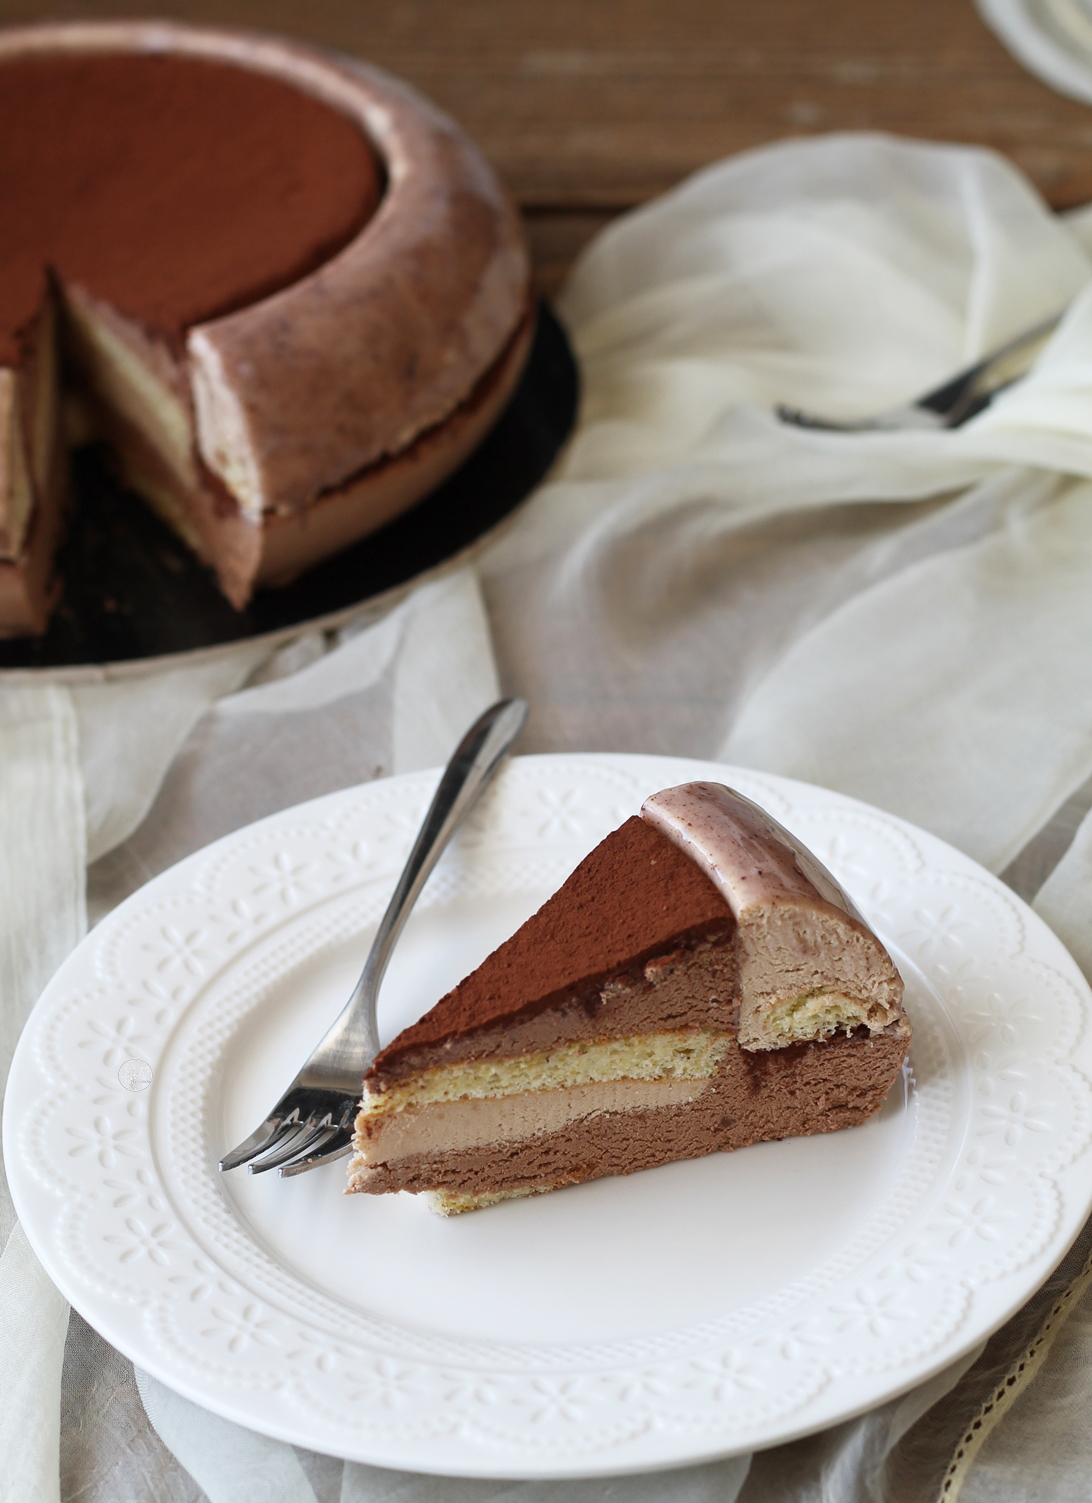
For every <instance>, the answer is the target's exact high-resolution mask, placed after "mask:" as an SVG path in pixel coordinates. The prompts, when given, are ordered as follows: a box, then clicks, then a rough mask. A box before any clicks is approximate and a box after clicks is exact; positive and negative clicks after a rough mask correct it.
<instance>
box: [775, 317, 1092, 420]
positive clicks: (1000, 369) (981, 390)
mask: <svg viewBox="0 0 1092 1503" xmlns="http://www.w3.org/2000/svg"><path fill="white" fill-rule="evenodd" d="M1063 311H1064V310H1063ZM1061 319H1062V314H1061V313H1056V314H1055V315H1054V317H1053V318H1047V319H1044V320H1043V322H1042V323H1041V324H1036V325H1035V327H1034V328H1033V329H1027V330H1025V332H1024V333H1023V334H1018V335H1017V336H1016V338H1015V339H1010V340H1009V342H1008V344H1004V345H1002V346H1001V348H1000V349H998V350H993V351H992V352H991V353H990V354H989V355H986V356H984V357H983V358H982V359H981V360H976V361H975V363H974V365H969V366H967V368H966V369H965V370H962V371H960V372H959V373H958V375H955V376H951V377H949V379H948V380H947V381H945V382H944V383H943V385H941V386H937V387H935V388H934V390H932V391H927V392H926V393H925V394H924V396H920V397H917V398H916V399H915V400H914V401H913V402H908V403H906V405H905V406H903V407H892V408H891V409H890V410H889V411H887V412H881V413H877V414H876V416H874V417H867V418H858V419H857V420H856V421H855V422H846V423H840V422H836V421H835V420H834V419H832V418H823V417H816V416H815V414H814V413H811V412H802V411H801V410H800V408H799V407H785V406H782V405H781V404H780V403H779V404H778V406H777V407H776V408H775V409H774V410H775V411H776V413H777V415H778V417H779V418H780V419H781V421H782V422H783V423H792V424H793V425H794V426H795V427H797V428H818V429H822V430H825V431H827V432H831V433H869V432H872V433H876V432H880V433H882V432H885V431H886V432H894V431H897V430H898V429H907V428H958V427H960V426H961V424H963V423H965V422H967V420H968V419H969V418H973V417H974V416H975V414H976V413H979V412H981V411H982V409H983V408H984V407H988V406H989V405H990V403H991V402H992V401H993V399H994V397H995V396H996V395H997V393H998V392H999V391H1004V390H1005V388H1006V387H1007V386H1011V385H1012V384H1013V382H1014V381H1019V380H1020V378H1021V376H1026V375H1027V373H1028V371H1029V370H1030V369H1031V367H1032V364H1033V363H1034V360H1035V357H1036V355H1038V353H1039V351H1040V349H1041V348H1042V347H1043V345H1044V344H1045V343H1046V341H1047V340H1048V339H1049V337H1050V336H1051V334H1053V332H1054V330H1055V329H1056V328H1057V327H1058V325H1059V323H1060V322H1061Z"/></svg>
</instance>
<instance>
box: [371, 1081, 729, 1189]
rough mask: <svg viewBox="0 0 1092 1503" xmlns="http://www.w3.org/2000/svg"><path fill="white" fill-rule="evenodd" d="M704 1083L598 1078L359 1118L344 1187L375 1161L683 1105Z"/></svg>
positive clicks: (518, 1137)
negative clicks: (589, 1082)
mask: <svg viewBox="0 0 1092 1503" xmlns="http://www.w3.org/2000/svg"><path fill="white" fill-rule="evenodd" d="M706 1085H707V1081H706V1080H705V1079H699V1080H609V1081H597V1082H596V1083H595V1084H593V1085H579V1086H572V1087H569V1088H567V1089H560V1088H559V1089H556V1090H545V1091H522V1092H519V1093H518V1094H515V1095H508V1096H487V1097H478V1098H472V1099H469V1100H466V1101H445V1102H440V1103H438V1104H436V1105H434V1106H422V1107H408V1108H407V1109H406V1110H405V1111H401V1112H394V1113H393V1114H392V1115H390V1116H384V1117H378V1118H375V1119H371V1120H369V1121H367V1122H366V1123H365V1126H364V1128H363V1130H361V1128H360V1126H359V1122H360V1119H359V1118H358V1127H357V1134H356V1137H355V1138H354V1140H353V1141H354V1143H355V1144H356V1148H357V1154H356V1158H355V1159H354V1161H353V1163H352V1164H351V1165H350V1169H349V1188H350V1190H363V1189H366V1188H367V1175H368V1169H369V1168H370V1167H373V1166H374V1165H376V1164H390V1163H393V1162H395V1161H396V1160H398V1159H402V1158H408V1157H409V1156H410V1155H412V1154H435V1153H458V1152H460V1151H461V1150H462V1149H465V1148H484V1147H486V1146H487V1145H489V1146H498V1147H500V1146H504V1145H506V1144H510V1143H518V1142H519V1141H521V1140H522V1139H523V1138H531V1137H535V1136H537V1135H538V1134H540V1133H549V1132H561V1131H563V1130H564V1129H565V1128H566V1127H570V1126H571V1125H572V1124H573V1123H574V1122H578V1121H580V1120H581V1118H584V1117H595V1116H599V1115H601V1114H603V1113H606V1112H635V1111H647V1110H649V1109H653V1108H657V1107H669V1106H685V1105H687V1104H688V1103H689V1102H691V1101H696V1100H697V1098H698V1097H699V1096H700V1095H701V1093H702V1091H704V1090H705V1089H706ZM362 1115H363V1114H362Z"/></svg>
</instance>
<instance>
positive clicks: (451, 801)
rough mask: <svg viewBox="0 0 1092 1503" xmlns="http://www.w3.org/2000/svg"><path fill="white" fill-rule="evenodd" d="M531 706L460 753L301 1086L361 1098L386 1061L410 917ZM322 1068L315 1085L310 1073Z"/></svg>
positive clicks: (504, 709)
mask: <svg viewBox="0 0 1092 1503" xmlns="http://www.w3.org/2000/svg"><path fill="white" fill-rule="evenodd" d="M526 719H527V705H526V703H525V702H524V701H523V700H522V699H502V700H501V701H500V702H499V703H498V704H495V705H493V706H491V707H490V708H489V709H488V710H486V711H485V713H484V715H481V716H480V717H479V718H478V719H477V720H476V721H475V722H474V724H473V725H472V726H471V727H470V729H469V730H468V731H467V733H466V735H465V736H464V737H463V739H462V740H461V741H460V742H459V745H458V746H457V747H456V748H455V752H454V755H453V756H452V758H451V761H450V762H449V763H448V764H447V767H446V768H445V769H444V773H443V776H442V777H441V779H440V783H439V786H438V787H437V789H436V792H435V794H434V795H433V799H432V803H431V804H430V805H429V810H428V813H427V814H426V815H425V819H424V823H423V824H422V826H421V830H420V833H419V834H418V836H417V839H416V840H415V841H414V843H413V849H412V850H411V851H410V853H409V857H408V859H407V861H406V865H405V867H404V868H403V871H402V875H401V876H400V877H399V879H398V885H397V886H396V887H395V889H394V895H393V896H392V898H391V900H390V903H389V904H388V906H387V911H386V913H384V915H383V917H382V919H381V920H380V922H379V928H378V930H377V931H376V936H375V939H374V940H373V941H372V948H371V950H370V952H369V954H368V958H367V960H366V961H365V963H364V969H363V971H362V972H361V974H360V980H359V981H358V982H357V984H356V986H355V987H354V989H353V994H352V996H351V997H350V998H349V1000H348V1002H347V1003H346V1004H345V1007H344V1008H343V1009H342V1011H341V1013H340V1014H339V1016H338V1017H337V1019H336V1020H335V1022H334V1023H333V1025H332V1026H331V1027H330V1029H329V1030H328V1032H327V1033H326V1035H325V1036H324V1038H323V1040H322V1042H321V1043H320V1044H319V1046H318V1048H317V1049H316V1050H315V1052H314V1054H313V1055H312V1056H311V1058H310V1059H309V1060H308V1062H307V1065H305V1066H304V1068H303V1070H302V1071H301V1072H300V1075H299V1077H298V1079H297V1083H298V1084H299V1085H303V1086H308V1085H312V1084H314V1085H321V1086H322V1087H325V1088H327V1089H330V1088H334V1089H338V1090H342V1089H343V1090H344V1091H345V1092H346V1094H348V1095H359V1092H360V1084H361V1077H362V1076H363V1074H364V1071H365V1070H366V1069H367V1068H368V1066H369V1065H370V1064H371V1062H372V1060H373V1059H374V1058H375V1056H376V1055H377V1054H378V1053H379V1033H378V1029H377V1026H376V1003H377V1000H378V997H379V985H380V982H381V981H382V980H383V974H384V972H385V971H386V969H387V962H388V961H389V959H390V956H391V951H392V950H393V949H394V946H395V942H396V941H397V939H398V936H399V934H400V933H401V932H402V926H403V924H404V923H405V921H406V919H407V918H408V916H409V912H410V909H411V908H412V907H413V905H414V903H415V902H416V901H417V898H418V895H419V894H420V892H421V889H422V887H424V885H425V883H426V882H427V881H428V878H429V874H430V873H431V871H432V869H433V867H434V866H435V865H436V863H437V861H438V860H439V859H440V856H441V854H442V853H443V851H444V848H445V847H446V846H447V844H448V842H449V841H450V839H451V837H452V836H453V835H454V834H455V831H456V830H457V829H458V828H459V826H460V825H461V824H462V822H463V820H464V819H465V818H466V816H467V815H468V814H469V813H470V811H471V809H472V808H473V807H474V804H475V803H476V801H477V799H478V796H479V794H481V792H482V791H483V789H484V788H485V786H486V784H487V783H488V782H489V780H490V778H491V777H492V776H493V773H494V772H495V771H496V769H497V766H498V765H499V763H500V761H501V759H502V758H503V757H504V755H505V754H506V752H507V751H508V750H509V748H510V747H511V745H512V743H513V741H514V740H515V739H516V737H517V736H518V735H519V733H520V731H521V730H522V729H523V724H524V721H525V720H526ZM312 1067H314V1068H316V1075H315V1078H314V1080H311V1079H310V1078H309V1070H310V1068H312Z"/></svg>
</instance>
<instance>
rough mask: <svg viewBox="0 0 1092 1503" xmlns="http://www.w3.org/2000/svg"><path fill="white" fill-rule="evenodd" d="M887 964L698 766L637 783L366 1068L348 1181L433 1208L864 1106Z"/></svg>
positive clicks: (847, 911) (746, 808) (894, 978)
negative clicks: (591, 843)
mask: <svg viewBox="0 0 1092 1503" xmlns="http://www.w3.org/2000/svg"><path fill="white" fill-rule="evenodd" d="M902 992H903V986H902V980H901V978H900V976H899V974H898V972H897V971H896V969H895V967H894V965H893V963H892V961H891V958H890V956H889V955H888V953H887V951H886V950H885V949H884V947H883V945H882V944H881V943H880V941H879V940H878V939H877V938H876V936H875V934H873V932H872V931H871V930H870V929H869V927H868V925H867V924H866V923H865V921H864V920H863V919H862V917H861V915H860V914H859V913H858V912H857V909H856V908H855V907H854V905H853V903H852V901H851V900H850V899H849V898H848V897H847V896H846V894H845V893H844V892H843V891H842V889H841V888H840V887H839V885H838V883H837V882H836V881H835V880H834V878H833V877H832V876H831V875H830V873H829V872H828V871H827V870H826V869H825V868H824V867H823V866H822V865H821V864H820V863H819V862H818V861H817V860H816V858H815V857H814V856H812V855H811V854H810V852H808V851H807V850H806V849H805V847H803V846H802V845H801V844H800V843H799V842H798V841H797V840H796V839H795V838H794V837H793V836H792V835H791V834H789V832H788V831H787V830H785V829H783V828H782V827H781V826H780V825H779V824H777V822H776V821H775V820H773V819H771V817H770V816H769V815H768V814H766V813H765V812H764V811H763V810H762V809H760V808H759V807H758V806H757V805H755V804H753V803H752V802H750V800H748V799H746V798H744V797H743V796H742V795H741V794H738V793H735V792H733V791H732V790H731V789H729V788H725V787H723V786H721V785H720V784H715V783H688V784H684V785H683V786H682V787H679V788H670V789H667V790H665V791H664V792H662V793H658V794H655V795H654V796H653V797H652V798H650V799H648V800H646V802H645V804H644V806H643V808H642V809H641V815H640V817H639V818H637V817H634V818H632V819H629V820H627V821H626V823H625V824H623V825H622V826H621V828H620V829H618V830H615V831H614V833H613V834H611V835H609V836H608V837H607V838H606V840H604V841H603V842H602V844H601V845H599V846H598V847H597V848H596V849H595V850H594V851H593V852H592V853H591V855H590V856H588V857H587V858H586V860H584V861H582V862H581V864H580V865H579V866H578V867H577V869H576V870H575V871H574V872H573V874H572V876H571V877H570V878H569V879H568V881H567V882H565V884H564V886H563V887H561V888H560V890H559V891H558V892H557V893H555V895H554V896H553V897H552V898H550V899H549V901H548V902H547V903H546V904H544V906H543V907H542V908H540V909H539V911H538V912H537V913H536V914H535V915H534V917H533V918H531V919H529V920H528V922H527V923H526V924H524V925H523V927H522V928H521V929H519V930H518V931H517V933H516V934H514V935H513V936H512V938H511V939H509V940H507V941H506V942H505V943H504V944H502V945H501V946H500V947H499V949H497V950H495V951H494V952H493V954H492V955H490V956H489V957H488V959H486V960H485V961H484V963H483V964H482V965H481V966H479V967H478V969H477V970H476V971H474V972H473V973H472V974H471V975H469V976H468V977H467V978H466V979H465V980H464V981H462V982H460V984H459V985H458V986H457V987H456V988H455V989H454V991H452V992H449V993H448V995H447V996H446V997H444V998H443V999H442V1000H441V1001H440V1002H438V1003H437V1004H436V1006H435V1007H433V1008H432V1010H431V1011H430V1012H428V1013H426V1014H425V1016H424V1017H423V1018H422V1019H421V1020H420V1022H418V1023H415V1024H413V1026H412V1027H410V1028H407V1029H405V1030H404V1032H402V1033H400V1034H399V1035H398V1037H397V1038H396V1039H394V1040H393V1042H392V1043H390V1044H389V1045H388V1046H387V1047H386V1048H385V1049H384V1050H383V1051H382V1052H381V1053H380V1054H379V1055H378V1056H377V1058H376V1060H375V1062H374V1064H373V1065H372V1067H371V1069H370V1070H369V1071H368V1073H367V1075H366V1076H365V1079H364V1098H363V1102H362V1105H361V1108H360V1112H359V1115H358V1117H357V1120H356V1132H355V1137H354V1149H355V1152H354V1155H353V1158H352V1159H351V1161H350V1165H349V1188H350V1190H361V1191H366V1192H368V1193H371V1194H383V1193H385V1192H388V1191H394V1190H408V1191H411V1192H413V1193H418V1192H426V1193H427V1194H428V1195H429V1197H430V1202H431V1204H432V1206H433V1208H434V1209H436V1210H439V1211H441V1212H443V1213H444V1214H452V1213H454V1212H458V1211H466V1210H473V1209H475V1208H477V1207H480V1206H484V1205H489V1204H491V1203H493V1202H494V1201H497V1200H502V1199H507V1198H509V1197H512V1196H521V1195H532V1194H537V1193H539V1192H541V1191H545V1190H553V1189H557V1188H559V1187H560V1186H562V1185H570V1184H576V1183H578V1182H580V1181H583V1180H590V1179H597V1178H600V1177H601V1176H603V1175H611V1174H631V1173H633V1172H634V1171H635V1170H638V1169H649V1168H652V1167H654V1166H655V1165H659V1164H666V1163H669V1162H671V1161H672V1160H676V1159H688V1158H698V1157H701V1156H702V1155H704V1154H708V1153H716V1152H720V1151H723V1150H726V1149H734V1148H743V1147H745V1146H746V1145H748V1144H751V1143H758V1142H763V1141H765V1140H768V1139H774V1138H787V1137H793V1136H798V1135H802V1134H810V1133H820V1132H833V1131H836V1130H837V1129H839V1128H843V1127H850V1126H853V1125H854V1124H856V1123H860V1122H863V1121H864V1120H865V1119H866V1118H867V1117H869V1116H871V1115H872V1114H873V1113H874V1112H875V1111H877V1110H878V1108H879V1107H880V1106H881V1105H882V1103H883V1101H884V1098H885V1097H886V1095H887V1093H888V1090H889V1089H890V1087H891V1085H892V1083H893V1082H894V1080H895V1078H896V1076H897V1075H898V1073H899V1071H900V1069H901V1067H902V1063H903V1060H904V1059H905V1057H906V1052H907V1049H908V1047H909V1043H910V1024H909V1021H908V1019H907V1017H906V1013H905V1012H904V1010H903V1006H902Z"/></svg>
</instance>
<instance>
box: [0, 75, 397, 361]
mask: <svg viewBox="0 0 1092 1503" xmlns="http://www.w3.org/2000/svg"><path fill="white" fill-rule="evenodd" d="M381 193H382V171H381V168H380V165H379V164H378V162H377V160H376V156H375V153H374V151H373V150H372V147H371V144H370V143H369V141H368V140H367V138H366V137H365V136H364V134H363V133H362V131H361V130H360V129H358V127H357V126H356V125H355V124H354V123H353V122H352V121H351V120H350V119H349V118H348V117H347V116H344V115H342V114H340V113H339V112H338V111H337V110H334V109H332V108H330V107H328V106H327V105H325V104H323V103H321V102H320V101H319V100H317V99H314V98H312V97H311V96H309V95H307V94H304V93H303V92H301V91H300V90H297V89H295V88H292V87H291V86H290V85H288V84H286V83H282V82H280V81H279V80H276V79H273V78H270V77H267V76H263V75H262V74H259V73H256V72H252V71H250V70H247V69H244V68H239V67H235V66H232V65H230V64H223V63H213V62H206V61H203V60H199V59H194V58H186V57H182V56H178V55H166V54H163V55H157V56H145V55H127V54H106V55H98V56H92V57H86V56H85V57H57V58H49V59H46V58H30V59H20V60H18V61H13V62H9V63H5V64H4V65H3V66H2V67H0V205H2V206H3V210H2V213H0V364H11V363H14V362H15V361H17V360H18V358H19V338H18V335H19V331H20V330H21V329H22V328H25V327H26V326H27V325H28V324H29V323H30V321H31V320H32V319H33V317H34V315H35V312H36V310H37V308H38V307H39V305H40V302H41V299H42V296H43V289H44V286H45V277H46V271H47V268H49V269H52V270H54V271H55V272H56V273H57V274H58V275H59V276H60V277H61V279H62V280H63V281H69V282H73V283H78V284H79V285H81V286H83V287H84V288H86V289H87V290H88V291H89V292H91V293H93V294H94V295H95V296H96V297H99V298H102V299H103V300H105V301H107V302H109V303H112V304H113V305H114V306H115V307H116V308H118V309H119V310H120V311H121V312H123V313H126V314H128V315H129V316H130V317H132V318H136V319H139V320H140V321H141V322H142V323H144V324H145V325H146V326H147V327H149V328H150V329H152V330H154V331H156V332H158V333H160V334H162V335H163V336H165V337H166V338H169V339H171V340H172V341H173V342H176V343H177V341H178V340H179V339H180V337H181V335H182V333H183V332H184V331H185V329H187V328H188V327H190V326H191V325H193V324H195V323H200V322H202V321H205V320H207V319H210V318H214V317H217V316H219V315H221V314H224V313H228V312H231V311H233V310H235V309H236V308H240V307H244V306H246V305H247V304H249V303H252V302H255V301H257V300H258V299H259V298H262V297H265V296H267V295H268V294H270V293H272V292H275V291H276V290H278V289H279V288H282V287H286V286H288V285H290V284H291V283H292V282H294V281H296V280H297V279H298V278H299V277H301V276H304V275H306V274H307V273H308V272H310V271H313V270H314V269H315V268H316V267H317V266H319V265H321V264H322V262H324V261H326V260H328V259H329V258H330V257H331V256H332V255H334V254H335V253H336V252H337V251H338V250H339V249H341V248H342V247H343V246H344V245H346V244H347V243H348V242H349V241H350V240H351V239H352V238H353V237H354V236H355V235H356V234H357V233H358V232H359V230H360V229H361V228H362V226H363V225H364V224H366V223H367V221H368V219H369V218H370V217H371V215H372V214H373V213H374V212H375V208H376V205H377V204H378V202H379V198H380V196H381Z"/></svg>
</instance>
